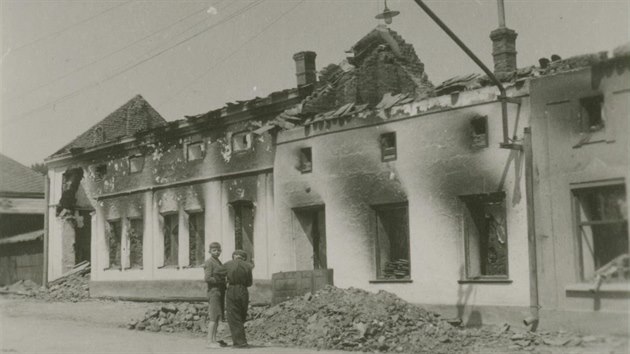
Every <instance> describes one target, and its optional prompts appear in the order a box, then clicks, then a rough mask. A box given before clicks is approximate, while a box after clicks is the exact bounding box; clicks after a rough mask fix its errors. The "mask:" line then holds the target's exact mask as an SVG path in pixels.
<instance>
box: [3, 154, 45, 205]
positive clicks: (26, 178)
mask: <svg viewBox="0 0 630 354" xmlns="http://www.w3.org/2000/svg"><path fill="white" fill-rule="evenodd" d="M1 194H15V195H18V194H41V195H42V196H43V195H44V176H43V175H41V174H40V173H38V172H36V171H34V170H32V169H30V168H29V167H26V166H24V165H22V164H21V163H19V162H17V161H15V160H13V159H11V158H10V157H8V156H5V155H2V154H0V195H1Z"/></svg>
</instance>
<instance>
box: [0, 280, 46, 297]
mask: <svg viewBox="0 0 630 354" xmlns="http://www.w3.org/2000/svg"><path fill="white" fill-rule="evenodd" d="M39 291H40V286H39V285H37V284H35V283H34V282H33V281H31V280H30V279H27V280H18V281H17V282H15V283H13V284H11V285H6V286H3V287H0V294H14V295H23V296H34V294H35V293H37V292H39Z"/></svg>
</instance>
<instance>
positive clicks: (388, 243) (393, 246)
mask: <svg viewBox="0 0 630 354" xmlns="http://www.w3.org/2000/svg"><path fill="white" fill-rule="evenodd" d="M374 211H375V214H376V276H377V279H409V278H410V263H409V260H410V257H409V215H408V208H407V204H393V205H383V206H377V207H374Z"/></svg>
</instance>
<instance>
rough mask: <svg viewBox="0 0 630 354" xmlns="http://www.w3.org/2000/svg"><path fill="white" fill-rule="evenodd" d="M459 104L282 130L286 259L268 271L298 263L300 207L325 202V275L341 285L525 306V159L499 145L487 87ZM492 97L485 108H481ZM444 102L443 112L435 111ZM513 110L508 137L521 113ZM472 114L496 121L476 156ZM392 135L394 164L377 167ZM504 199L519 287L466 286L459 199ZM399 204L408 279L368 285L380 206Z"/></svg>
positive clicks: (281, 243) (278, 181)
mask: <svg viewBox="0 0 630 354" xmlns="http://www.w3.org/2000/svg"><path fill="white" fill-rule="evenodd" d="M485 95H489V96H487V97H486V96H485ZM458 99H459V101H458V102H457V103H456V104H452V103H451V97H449V96H446V97H440V98H436V99H431V100H428V101H424V102H421V103H412V104H409V105H407V106H404V107H402V109H401V110H402V111H403V112H406V113H401V114H396V113H394V114H393V115H392V116H391V117H385V116H384V118H385V119H383V118H379V117H372V118H370V117H367V118H354V119H353V120H351V121H349V122H343V123H341V122H339V120H337V121H333V122H322V123H321V124H320V126H319V127H318V126H317V125H316V126H314V127H312V128H310V129H304V128H296V129H294V130H291V131H288V132H283V133H281V134H280V136H279V138H278V141H279V143H278V147H277V152H276V160H275V166H274V174H275V191H276V199H275V205H276V220H277V227H278V238H277V239H274V241H273V242H274V248H275V249H276V250H277V252H278V254H280V255H282V256H280V257H276V258H274V259H273V263H272V272H277V271H287V270H295V269H296V267H297V263H296V255H297V254H299V252H298V250H296V249H295V248H296V245H297V241H298V240H297V238H295V236H296V235H295V232H294V231H293V229H292V228H293V226H292V222H293V218H294V217H293V215H292V214H293V210H292V209H293V208H298V207H305V206H314V205H325V213H326V235H327V255H328V267H329V268H332V269H334V281H335V285H337V286H341V287H349V286H353V287H360V288H364V289H368V290H373V291H376V290H380V289H384V290H387V291H391V292H394V293H396V294H398V295H399V296H401V297H402V298H404V299H406V300H408V301H411V302H415V303H426V304H445V305H456V304H466V305H511V306H528V305H529V277H528V256H527V217H526V201H525V174H524V167H523V163H524V158H522V159H521V158H520V157H524V156H522V155H520V156H519V153H518V152H516V151H511V150H506V149H500V148H499V143H500V142H501V141H502V133H501V107H500V104H499V103H496V101H494V99H493V97H492V93H491V90H489V88H486V89H483V90H480V91H479V92H470V93H464V94H462V95H461V97H458ZM484 99H485V101H486V102H489V103H486V104H479V103H480V102H483V101H484ZM436 105H438V106H440V107H441V109H440V110H437V109H435V108H434V111H433V112H428V111H427V109H428V108H427V107H432V106H436ZM449 106H450V108H456V109H453V110H450V109H449ZM509 108H510V109H509V117H510V122H511V123H510V132H511V131H512V130H513V129H514V123H515V121H516V115H517V109H516V105H510V107H509ZM396 109H397V108H394V109H393V111H395V110H396ZM440 111H441V112H440ZM417 113H421V115H418V116H414V114H417ZM518 114H519V118H518V121H519V126H518V128H517V132H518V135H519V136H521V137H522V131H523V127H524V126H526V124H528V120H529V104H528V100H527V97H524V99H523V104H522V105H521V109H520V112H519V113H518ZM475 116H487V117H488V126H489V128H488V129H489V147H487V148H483V149H478V150H475V149H471V148H470V119H471V118H472V117H475ZM385 132H395V133H396V139H397V159H396V161H392V162H382V161H381V152H380V145H379V137H380V135H381V134H382V133H385ZM304 147H311V148H312V156H313V172H312V173H307V174H302V173H301V172H300V171H299V170H298V169H297V168H296V166H297V165H298V161H299V158H298V156H299V150H300V149H301V148H304ZM516 162H518V163H516ZM497 191H504V192H505V193H506V200H505V206H506V217H507V225H508V230H507V234H508V266H509V280H510V281H511V282H507V283H501V284H497V283H475V284H471V283H466V284H460V283H458V281H459V280H464V279H465V276H464V275H463V269H464V264H465V256H464V254H465V253H464V228H463V223H464V219H463V216H464V214H463V207H464V206H463V203H462V202H461V201H460V200H459V198H458V196H461V195H468V194H480V193H492V192H497ZM398 202H407V203H408V208H409V209H408V211H409V233H410V249H411V251H410V252H411V259H410V261H411V283H371V282H370V280H374V279H376V266H375V246H374V243H375V242H374V234H375V232H374V230H373V227H372V226H371V225H372V223H373V220H374V217H373V215H374V211H373V209H372V207H373V206H376V205H379V204H387V203H398ZM284 255H286V256H284Z"/></svg>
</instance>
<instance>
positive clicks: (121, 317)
mask: <svg viewBox="0 0 630 354" xmlns="http://www.w3.org/2000/svg"><path fill="white" fill-rule="evenodd" d="M154 306H155V304H154V303H140V302H126V301H116V302H114V301H97V300H91V301H84V302H77V303H68V302H44V301H40V300H33V299H24V298H16V297H7V296H1V297H0V349H1V352H3V353H10V352H15V353H51V352H55V353H184V352H185V353H208V352H216V353H239V352H247V353H258V352H261V353H265V352H266V353H343V352H341V351H317V350H309V349H298V348H279V347H270V346H258V347H254V348H251V349H242V350H240V349H239V350H234V349H231V348H228V349H220V350H217V349H206V348H205V345H204V344H205V343H204V337H202V336H199V335H192V334H189V333H162V332H160V333H150V332H145V331H135V330H128V329H126V328H125V325H126V323H127V322H128V321H129V319H130V318H138V317H141V316H142V315H143V314H144V313H145V312H146V311H147V310H148V309H150V308H152V307H154ZM254 344H255V343H254ZM477 352H479V353H530V352H533V353H545V354H546V353H551V354H566V353H576V354H586V353H589V354H590V353H619V354H622V353H628V338H621V337H605V338H601V340H599V341H597V342H593V343H585V344H583V345H581V346H578V347H571V348H567V347H562V346H559V347H554V346H544V347H542V346H541V347H538V348H536V349H534V350H533V351H522V350H521V351H519V350H515V349H514V348H505V347H500V348H497V347H494V346H488V347H487V348H483V349H481V350H478V351H477Z"/></svg>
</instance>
